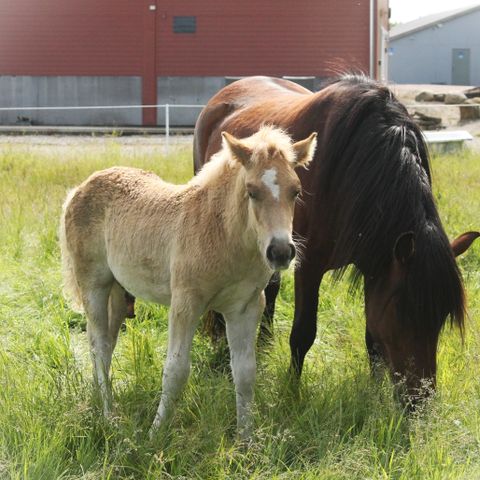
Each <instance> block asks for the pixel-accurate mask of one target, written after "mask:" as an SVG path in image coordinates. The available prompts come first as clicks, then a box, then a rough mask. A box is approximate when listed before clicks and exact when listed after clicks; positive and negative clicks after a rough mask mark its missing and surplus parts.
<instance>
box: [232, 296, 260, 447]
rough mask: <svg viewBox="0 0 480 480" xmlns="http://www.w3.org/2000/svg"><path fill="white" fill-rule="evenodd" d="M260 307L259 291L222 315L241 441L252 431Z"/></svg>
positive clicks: (247, 437)
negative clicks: (224, 322)
mask: <svg viewBox="0 0 480 480" xmlns="http://www.w3.org/2000/svg"><path fill="white" fill-rule="evenodd" d="M264 306H265V297H264V294H263V292H262V293H261V294H260V295H259V296H257V295H255V297H254V298H253V299H252V300H250V302H249V303H248V304H247V305H246V306H242V308H241V309H240V310H235V311H233V312H230V313H228V314H227V315H225V319H226V327H227V340H228V346H229V348H230V365H231V367H232V374H233V381H234V382H235V392H236V400H237V431H238V435H239V437H240V438H241V439H242V440H248V439H249V437H250V436H251V433H252V426H253V415H252V406H253V393H254V387H255V375H256V360H255V336H256V333H257V325H258V322H259V320H260V316H261V313H262V311H263V308H264Z"/></svg>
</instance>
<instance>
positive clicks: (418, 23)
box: [390, 3, 480, 40]
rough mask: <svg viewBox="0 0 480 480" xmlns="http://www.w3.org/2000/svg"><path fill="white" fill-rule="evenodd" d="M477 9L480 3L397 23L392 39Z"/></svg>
mask: <svg viewBox="0 0 480 480" xmlns="http://www.w3.org/2000/svg"><path fill="white" fill-rule="evenodd" d="M477 10H480V3H478V4H476V5H470V6H469V7H462V8H457V9H455V10H449V11H448V12H440V13H435V14H433V15H428V16H426V17H422V18H418V19H417V20H412V21H411V22H407V23H401V24H399V25H395V26H394V27H392V28H391V29H390V40H396V39H398V38H401V37H405V36H407V35H411V34H412V33H415V32H418V31H420V30H425V29H426V28H429V27H432V26H434V25H437V24H439V23H444V22H448V21H450V20H453V19H455V18H458V17H462V16H464V15H467V14H469V13H473V12H475V11H477Z"/></svg>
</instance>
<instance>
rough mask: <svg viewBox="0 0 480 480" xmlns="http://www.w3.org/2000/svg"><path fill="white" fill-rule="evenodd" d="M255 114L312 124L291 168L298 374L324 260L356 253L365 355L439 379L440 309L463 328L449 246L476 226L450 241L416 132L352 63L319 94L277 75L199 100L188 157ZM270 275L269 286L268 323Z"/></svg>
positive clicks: (453, 248) (299, 130) (246, 129)
mask: <svg viewBox="0 0 480 480" xmlns="http://www.w3.org/2000/svg"><path fill="white" fill-rule="evenodd" d="M263 123H269V124H273V125H278V126H280V127H281V128H283V129H285V130H286V131H288V132H289V133H290V134H291V135H292V137H293V138H294V139H299V138H303V137H305V136H306V135H308V134H309V133H310V132H312V131H316V132H317V133H318V147H317V150H316V153H315V156H314V159H313V161H312V164H311V165H310V168H309V170H308V171H303V172H300V175H299V176H300V179H301V182H302V186H303V191H304V194H303V196H302V199H303V202H300V203H299V204H297V207H296V211H295V218H294V232H295V234H296V235H297V237H299V238H300V239H302V241H303V243H304V249H303V261H302V262H301V264H300V266H299V267H298V268H297V270H296V271H295V318H294V323H293V328H292V332H291V336H290V347H291V368H292V369H293V370H294V371H295V372H296V373H297V374H298V375H300V374H301V371H302V366H303V363H304V358H305V355H306V353H307V351H308V350H309V348H310V347H311V345H312V344H313V341H314V339H315V335H316V321H317V307H318V290H319V287H320V282H321V280H322V276H323V275H324V273H325V272H327V271H328V270H332V269H336V270H337V272H338V273H339V275H341V274H342V273H343V272H344V270H345V268H346V266H347V265H349V264H353V266H354V274H353V276H352V282H353V285H354V286H355V285H356V284H357V283H358V281H359V280H360V279H361V276H363V278H364V291H365V311H366V320H367V322H366V334H365V339H366V344H367V349H368V353H369V357H370V360H371V363H372V366H373V365H375V364H376V363H377V361H378V360H380V359H382V360H384V361H385V362H386V363H387V365H388V366H389V367H390V370H391V372H392V374H393V373H395V374H400V375H401V376H402V377H403V378H404V379H405V380H406V385H407V392H408V397H409V398H410V399H413V400H415V398H417V397H418V394H419V393H420V392H419V388H420V386H421V385H423V384H424V383H425V381H427V382H428V383H430V385H431V386H432V387H434V386H435V374H436V351H437V340H438V336H439V333H440V331H441V329H442V326H443V325H444V324H445V322H446V320H447V318H450V320H451V322H452V323H454V324H456V325H458V326H459V327H460V329H461V330H462V329H463V319H464V312H465V304H464V290H463V284H462V280H461V276H460V273H459V270H458V268H457V265H456V262H455V258H454V257H455V256H457V255H459V254H460V253H462V252H464V251H465V250H466V249H467V248H468V247H469V246H470V244H471V243H472V241H473V240H474V239H475V238H477V237H478V236H479V233H477V232H468V233H465V234H463V235H461V236H460V237H459V238H457V239H456V240H455V241H454V242H453V243H452V244H451V245H450V243H449V242H448V239H447V236H446V234H445V232H444V229H443V227H442V223H441V221H440V218H439V215H438V212H437V209H436V206H435V202H434V199H433V196H432V190H431V177H430V167H429V161H428V153H427V148H426V145H425V143H424V140H423V137H422V134H421V132H420V130H419V128H418V127H417V125H416V124H415V123H414V122H413V121H412V119H411V118H410V116H409V114H408V113H407V111H406V109H405V108H404V107H403V106H402V105H401V104H400V103H399V102H398V100H397V99H396V98H395V96H394V95H393V94H392V92H391V91H390V90H389V89H388V88H386V87H384V86H381V85H379V84H377V83H375V82H374V81H372V80H370V79H367V78H365V77H363V76H356V75H346V76H344V77H342V78H339V79H336V80H334V81H332V82H331V83H330V84H328V85H327V86H326V87H325V88H324V89H322V90H321V91H319V92H317V93H315V94H314V93H312V92H310V91H309V90H306V89H305V88H303V87H300V86H298V85H296V84H295V83H292V82H289V81H286V80H282V79H275V78H267V77H251V78H245V79H243V80H239V81H237V82H235V83H233V84H231V85H229V86H227V87H225V88H224V89H223V90H221V91H220V92H219V93H217V94H216V95H215V96H214V97H213V98H212V99H211V100H210V101H209V103H208V105H207V106H206V107H205V108H204V110H203V111H202V113H201V115H200V117H199V119H198V121H197V125H196V128H195V139H194V159H195V168H196V169H199V168H200V167H201V166H202V165H203V164H204V163H205V162H206V161H207V160H208V158H209V157H210V155H212V154H213V153H214V152H216V151H217V150H218V149H219V148H220V140H221V136H220V132H221V131H222V130H226V131H228V132H230V133H232V134H235V135H237V136H243V135H249V134H251V133H252V132H253V131H255V130H256V129H258V128H259V126H260V125H262V124H263ZM278 282H279V280H278V279H276V282H275V283H273V284H271V285H270V286H269V287H268V288H267V290H266V296H267V308H266V318H267V325H266V330H268V328H269V325H268V320H269V319H271V318H272V316H273V310H274V305H275V297H276V294H277V292H278V286H279V283H278Z"/></svg>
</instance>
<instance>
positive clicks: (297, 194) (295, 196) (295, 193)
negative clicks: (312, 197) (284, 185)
mask: <svg viewBox="0 0 480 480" xmlns="http://www.w3.org/2000/svg"><path fill="white" fill-rule="evenodd" d="M301 193H302V191H301V190H295V191H294V192H293V198H298V197H299V196H300V194H301Z"/></svg>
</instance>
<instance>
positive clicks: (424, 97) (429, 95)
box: [415, 90, 435, 102]
mask: <svg viewBox="0 0 480 480" xmlns="http://www.w3.org/2000/svg"><path fill="white" fill-rule="evenodd" d="M434 97H435V94H434V93H433V92H430V91H428V90H424V91H423V92H420V93H419V94H418V95H417V96H416V97H415V101H416V102H433V100H434Z"/></svg>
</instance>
